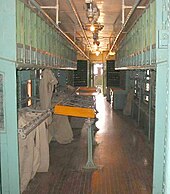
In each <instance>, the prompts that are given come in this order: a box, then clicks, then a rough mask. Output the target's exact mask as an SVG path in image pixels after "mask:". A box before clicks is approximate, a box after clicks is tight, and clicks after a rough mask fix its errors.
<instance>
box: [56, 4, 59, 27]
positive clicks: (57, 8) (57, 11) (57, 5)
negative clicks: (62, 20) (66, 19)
mask: <svg viewBox="0 0 170 194" xmlns="http://www.w3.org/2000/svg"><path fill="white" fill-rule="evenodd" d="M58 23H59V2H58V0H56V24H57V25H58Z"/></svg>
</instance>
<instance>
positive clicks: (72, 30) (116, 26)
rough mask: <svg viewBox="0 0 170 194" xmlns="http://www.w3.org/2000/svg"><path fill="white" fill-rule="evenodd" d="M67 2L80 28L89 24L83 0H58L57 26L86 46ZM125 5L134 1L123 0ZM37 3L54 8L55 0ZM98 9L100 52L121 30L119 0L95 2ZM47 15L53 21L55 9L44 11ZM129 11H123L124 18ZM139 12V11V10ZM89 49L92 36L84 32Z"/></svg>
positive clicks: (97, 0) (143, 3) (106, 48)
mask: <svg viewBox="0 0 170 194" xmlns="http://www.w3.org/2000/svg"><path fill="white" fill-rule="evenodd" d="M69 1H71V2H72V3H73V4H74V7H75V9H76V11H77V14H78V16H79V18H80V20H81V23H82V26H85V25H86V24H88V23H89V21H88V18H87V14H86V4H85V0H58V2H59V21H60V23H59V26H60V27H61V29H62V30H63V31H64V32H65V33H66V34H68V35H69V36H70V37H72V38H74V39H75V40H77V41H78V43H80V42H82V45H86V46H85V47H86V48H87V41H86V39H85V37H84V34H83V32H82V29H81V28H80V26H79V23H78V21H77V19H76V17H75V14H74V13H73V10H72V8H71V6H70V3H69ZM124 1H125V5H129V6H132V5H134V3H135V2H136V1H135V0H124ZM37 2H38V3H39V4H40V5H42V6H54V5H56V2H57V0H37ZM95 2H96V5H97V7H98V9H99V10H100V16H99V18H98V20H97V22H98V23H100V24H102V25H104V28H103V29H102V30H101V31H99V33H98V40H99V41H100V45H99V49H100V50H101V51H104V50H108V49H109V44H110V42H109V41H110V40H112V41H113V39H114V37H115V36H116V34H117V33H118V31H119V30H120V28H121V25H122V24H121V9H122V1H121V0H95ZM141 2H142V3H141V5H145V4H146V2H147V0H142V1H141ZM45 11H46V12H47V13H48V15H49V16H50V17H51V18H52V19H53V20H55V18H56V16H55V15H56V10H55V9H45ZM129 11H130V9H126V10H125V16H126V15H127V14H128V12H129ZM140 12H141V10H140ZM85 33H86V35H87V37H88V39H89V42H90V44H91V47H92V48H93V42H94V41H93V34H92V32H90V31H85Z"/></svg>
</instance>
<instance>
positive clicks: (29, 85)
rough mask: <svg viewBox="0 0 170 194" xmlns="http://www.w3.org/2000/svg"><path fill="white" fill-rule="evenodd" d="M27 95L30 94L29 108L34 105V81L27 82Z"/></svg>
mask: <svg viewBox="0 0 170 194" xmlns="http://www.w3.org/2000/svg"><path fill="white" fill-rule="evenodd" d="M27 94H28V106H31V105H32V99H31V97H32V81H31V80H28V81H27Z"/></svg>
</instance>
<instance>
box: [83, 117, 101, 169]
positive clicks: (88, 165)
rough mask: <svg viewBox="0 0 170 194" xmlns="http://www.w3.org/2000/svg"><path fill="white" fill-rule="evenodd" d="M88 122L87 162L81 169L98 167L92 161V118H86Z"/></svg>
mask: <svg viewBox="0 0 170 194" xmlns="http://www.w3.org/2000/svg"><path fill="white" fill-rule="evenodd" d="M86 122H87V124H88V158H87V163H86V165H85V166H84V167H83V169H87V170H90V169H98V167H97V166H96V165H95V163H94V162H93V147H92V146H93V135H92V133H93V130H92V124H93V123H94V120H90V118H88V120H87V121H86Z"/></svg>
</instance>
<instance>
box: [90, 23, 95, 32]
mask: <svg viewBox="0 0 170 194" xmlns="http://www.w3.org/2000/svg"><path fill="white" fill-rule="evenodd" d="M90 31H91V32H94V31H95V26H94V25H93V24H92V25H91V26H90Z"/></svg>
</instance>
